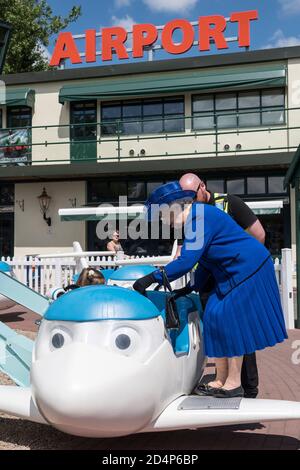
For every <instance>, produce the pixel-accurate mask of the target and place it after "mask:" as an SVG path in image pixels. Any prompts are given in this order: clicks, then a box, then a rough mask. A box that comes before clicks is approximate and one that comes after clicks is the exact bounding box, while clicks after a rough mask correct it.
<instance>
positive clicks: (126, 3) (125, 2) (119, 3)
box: [115, 0, 131, 8]
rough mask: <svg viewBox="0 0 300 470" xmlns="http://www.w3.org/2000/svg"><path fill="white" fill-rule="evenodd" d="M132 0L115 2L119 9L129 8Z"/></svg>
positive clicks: (116, 0) (117, 0)
mask: <svg viewBox="0 0 300 470" xmlns="http://www.w3.org/2000/svg"><path fill="white" fill-rule="evenodd" d="M130 4H131V0H115V6H116V7H117V8H123V7H129V6H130Z"/></svg>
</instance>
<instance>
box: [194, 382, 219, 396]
mask: <svg viewBox="0 0 300 470" xmlns="http://www.w3.org/2000/svg"><path fill="white" fill-rule="evenodd" d="M218 390H220V389H219V388H214V387H210V386H209V385H207V384H201V385H198V386H197V387H196V388H195V389H194V391H193V393H194V394H195V395H199V396H200V397H203V396H205V397H214V396H215V393H216V392H217V391H218Z"/></svg>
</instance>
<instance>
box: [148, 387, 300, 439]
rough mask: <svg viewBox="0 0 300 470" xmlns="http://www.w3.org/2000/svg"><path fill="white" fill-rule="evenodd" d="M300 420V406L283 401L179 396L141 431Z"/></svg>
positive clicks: (299, 404) (296, 403)
mask: <svg viewBox="0 0 300 470" xmlns="http://www.w3.org/2000/svg"><path fill="white" fill-rule="evenodd" d="M294 419H300V403H298V402H292V401H283V400H261V399H255V400H253V399H249V398H248V399H247V398H213V397H200V396H196V395H191V396H182V397H180V398H178V399H176V400H175V401H173V402H172V403H171V404H170V405H169V406H168V407H167V408H166V409H165V410H164V411H163V412H162V413H161V415H160V416H159V417H158V418H157V419H156V420H155V421H154V422H153V423H152V424H151V425H150V426H148V427H147V428H146V429H143V430H142V431H141V432H155V431H171V430H173V431H174V430H180V429H198V428H202V427H212V426H224V425H233V424H241V423H257V422H260V421H279V420H294Z"/></svg>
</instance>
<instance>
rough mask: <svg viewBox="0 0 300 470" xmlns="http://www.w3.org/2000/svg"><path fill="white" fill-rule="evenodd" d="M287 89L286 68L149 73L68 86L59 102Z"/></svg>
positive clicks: (274, 66) (60, 95)
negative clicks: (188, 93) (219, 91)
mask: <svg viewBox="0 0 300 470" xmlns="http://www.w3.org/2000/svg"><path fill="white" fill-rule="evenodd" d="M285 85H286V67H285V65H284V64H276V65H273V66H268V67H267V66H264V67H259V66H252V67H231V68H230V69H225V70H224V69H223V70H222V71H221V70H218V71H215V72H211V71H210V70H204V71H203V70H201V69H200V70H185V71H183V72H162V73H159V74H158V73H148V74H147V75H145V74H143V75H135V76H134V77H130V76H126V77H124V78H122V79H115V78H110V79H107V78H105V79H101V80H99V81H98V82H93V83H91V82H87V83H86V85H80V86H79V85H68V86H64V87H62V88H61V90H60V93H59V102H60V103H62V104H63V103H65V102H66V101H78V100H87V99H99V100H110V99H116V98H118V97H124V96H142V95H153V94H154V95H157V94H160V93H184V92H186V91H195V92H197V91H201V92H202V93H203V92H206V91H209V92H211V91H214V90H215V91H217V90H241V89H247V90H248V89H253V88H254V89H257V88H265V87H279V86H285Z"/></svg>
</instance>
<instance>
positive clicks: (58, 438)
mask: <svg viewBox="0 0 300 470" xmlns="http://www.w3.org/2000/svg"><path fill="white" fill-rule="evenodd" d="M37 318H38V317H37V316H36V315H34V314H32V313H31V312H24V309H21V308H18V309H14V310H13V312H8V313H5V314H0V321H4V322H5V323H6V325H7V326H10V327H12V328H14V329H17V330H20V331H21V332H22V333H23V334H25V335H26V336H29V337H31V338H32V337H34V335H35V331H36V329H37V327H36V325H35V324H34V321H35V320H36V319H37ZM293 347H294V348H295V347H296V348H298V351H300V330H291V331H290V332H289V339H288V340H287V341H285V342H284V343H282V344H280V345H278V346H276V347H274V348H271V349H266V350H264V351H260V352H258V354H257V357H258V365H259V372H260V382H261V383H260V395H259V397H260V398H273V399H279V400H282V399H284V400H295V401H299V402H300V352H299V353H298V354H297V352H296V349H294V348H293ZM293 353H294V356H295V358H296V359H298V360H299V361H298V362H299V364H298V365H297V364H294V363H293V362H292V355H293ZM296 362H297V361H296ZM212 371H213V370H212V368H209V369H208V370H207V373H211V372H212ZM0 383H1V384H9V383H10V381H9V379H7V377H5V376H4V375H3V374H2V375H1V374H0ZM0 449H7V450H8V449H10V450H11V449H14V450H17V449H19V450H21V449H32V450H34V449H68V450H75V449H85V450H112V451H113V450H137V449H141V450H164V449H168V450H203V449H208V450H218V449H220V450H221V449H229V450H246V449H248V450H253V449H271V450H273V449H274V450H275V449H280V450H300V420H297V421H279V422H271V423H264V422H262V423H256V424H251V425H239V426H224V427H218V428H206V429H200V430H197V431H177V432H164V433H157V434H140V435H136V436H129V437H123V438H114V439H86V438H78V437H73V436H69V435H67V434H63V433H61V432H59V431H56V430H54V429H52V428H50V427H48V426H44V425H39V424H34V423H30V422H29V421H24V420H21V419H17V418H14V417H10V416H7V415H4V414H1V413H0Z"/></svg>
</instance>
